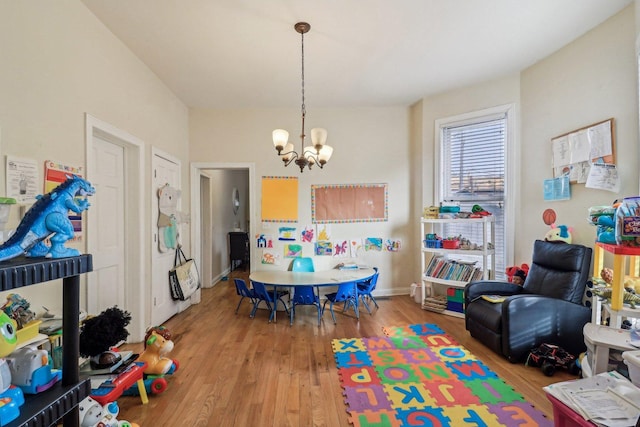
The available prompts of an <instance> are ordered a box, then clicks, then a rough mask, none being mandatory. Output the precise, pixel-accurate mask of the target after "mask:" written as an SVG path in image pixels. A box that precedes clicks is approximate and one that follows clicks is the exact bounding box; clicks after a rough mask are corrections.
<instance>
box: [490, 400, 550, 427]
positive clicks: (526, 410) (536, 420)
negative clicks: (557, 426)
mask: <svg viewBox="0 0 640 427" xmlns="http://www.w3.org/2000/svg"><path fill="white" fill-rule="evenodd" d="M486 406H487V408H489V410H490V411H491V412H492V413H494V414H496V416H497V417H498V420H499V421H500V422H502V423H504V424H506V425H508V426H530V425H537V426H540V427H551V426H553V425H554V424H553V421H552V420H550V419H549V418H547V417H545V416H544V414H543V413H542V412H540V411H538V410H537V409H536V408H535V407H534V406H533V405H531V404H530V403H527V402H511V403H500V404H497V405H486Z"/></svg>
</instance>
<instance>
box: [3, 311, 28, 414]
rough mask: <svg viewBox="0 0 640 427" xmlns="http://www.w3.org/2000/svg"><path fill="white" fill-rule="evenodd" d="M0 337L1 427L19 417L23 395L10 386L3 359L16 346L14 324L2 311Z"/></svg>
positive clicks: (18, 389)
mask: <svg viewBox="0 0 640 427" xmlns="http://www.w3.org/2000/svg"><path fill="white" fill-rule="evenodd" d="M0 336H1V337H2V338H1V339H0V357H2V359H0V426H3V425H5V424H7V423H10V422H11V421H13V420H15V419H16V418H18V416H20V406H22V405H23V404H24V394H23V393H22V390H21V389H20V388H18V387H16V386H14V385H12V384H11V370H10V369H9V364H8V363H7V360H6V359H4V357H5V356H8V355H9V354H11V352H12V351H13V350H14V349H15V348H16V345H17V344H18V337H17V336H16V326H15V322H14V321H13V320H11V318H10V317H9V316H7V314H6V313H5V312H4V311H2V312H0Z"/></svg>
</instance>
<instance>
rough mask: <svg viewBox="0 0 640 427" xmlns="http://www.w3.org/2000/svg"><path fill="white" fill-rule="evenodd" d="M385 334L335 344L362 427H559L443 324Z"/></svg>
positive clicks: (355, 420)
mask: <svg viewBox="0 0 640 427" xmlns="http://www.w3.org/2000/svg"><path fill="white" fill-rule="evenodd" d="M383 331H384V334H385V335H384V336H380V337H370V338H342V339H334V340H332V343H331V344H332V347H333V352H334V355H335V358H336V364H337V367H338V373H339V375H340V381H341V383H342V387H343V389H344V396H345V403H346V405H347V412H349V415H350V417H349V421H350V422H351V423H352V424H353V425H354V426H356V427H360V426H363V427H364V426H367V427H369V426H376V427H409V426H433V427H447V426H451V427H462V426H474V427H479V426H491V427H493V426H496V427H499V426H505V427H513V426H520V427H525V426H526V427H533V426H553V421H552V420H550V419H548V418H546V417H545V415H544V414H543V413H542V412H540V411H538V410H537V409H535V408H534V407H533V406H531V405H530V404H528V403H527V402H525V401H524V398H523V396H522V395H520V394H518V393H517V392H516V391H515V390H514V389H513V388H512V387H511V386H509V385H508V384H507V383H505V382H504V381H503V380H502V379H500V378H499V377H498V376H497V375H496V374H495V373H494V372H493V371H491V370H490V369H489V368H488V367H487V366H486V365H484V364H483V363H482V362H481V361H480V360H478V359H476V358H475V357H474V356H473V354H471V353H470V352H469V350H467V349H466V348H464V347H463V346H461V345H459V344H458V342H456V340H455V339H454V338H453V337H451V336H450V335H447V334H446V333H445V332H444V331H443V330H442V329H440V328H439V327H438V326H437V325H435V324H428V323H425V324H418V325H409V326H404V327H386V328H383ZM540 392H541V393H542V390H541V391H540Z"/></svg>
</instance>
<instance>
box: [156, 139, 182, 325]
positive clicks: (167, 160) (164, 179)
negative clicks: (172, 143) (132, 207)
mask: <svg viewBox="0 0 640 427" xmlns="http://www.w3.org/2000/svg"><path fill="white" fill-rule="evenodd" d="M151 168H152V173H153V175H152V176H153V184H152V187H151V189H152V191H153V194H152V196H151V200H152V203H151V210H152V212H151V226H152V227H153V234H152V235H153V248H152V249H151V324H152V325H160V324H162V323H163V322H165V321H166V320H167V319H169V318H170V317H171V316H173V315H174V314H176V313H178V311H179V308H180V305H179V304H178V303H177V302H175V301H173V300H172V299H171V293H170V291H169V270H170V269H171V268H172V267H173V260H174V256H175V251H174V250H169V251H166V252H161V251H160V249H159V241H158V239H159V237H160V236H159V233H158V227H157V224H158V214H159V211H158V189H159V188H160V187H163V186H164V185H165V184H169V185H170V186H171V187H174V188H177V189H180V188H181V187H180V161H179V160H177V159H175V158H173V157H172V156H170V155H168V154H166V153H162V152H160V151H159V150H156V149H154V150H153V156H152V164H151ZM180 210H181V205H180V202H178V211H180ZM183 226H184V225H179V226H178V242H180V241H181V240H180V230H181V229H182V227H183ZM184 249H187V248H183V250H184Z"/></svg>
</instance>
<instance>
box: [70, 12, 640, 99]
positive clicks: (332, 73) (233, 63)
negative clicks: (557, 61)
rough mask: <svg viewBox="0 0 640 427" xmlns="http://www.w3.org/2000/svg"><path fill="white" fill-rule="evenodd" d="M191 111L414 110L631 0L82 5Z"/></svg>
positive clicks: (530, 59)
mask: <svg viewBox="0 0 640 427" xmlns="http://www.w3.org/2000/svg"><path fill="white" fill-rule="evenodd" d="M82 2H83V3H84V4H85V5H86V6H87V7H88V8H89V9H90V10H91V11H92V12H93V13H94V14H95V15H96V16H97V17H98V19H100V21H102V22H103V23H104V24H105V25H106V26H107V27H108V28H109V29H110V30H111V31H112V32H113V33H114V34H115V35H116V36H117V37H118V38H119V39H120V40H122V41H123V42H124V44H125V45H127V46H128V47H129V49H131V50H132V51H133V52H134V54H135V55H137V56H138V57H139V58H140V59H141V60H142V61H143V62H144V63H145V64H147V66H148V67H149V68H150V69H151V70H153V72H154V73H155V74H156V75H158V77H159V78H160V79H161V80H162V81H163V82H164V83H165V84H166V85H167V86H168V87H169V88H170V89H171V90H172V91H173V92H174V93H175V94H176V95H177V96H178V97H179V98H180V99H181V100H182V101H183V102H184V103H185V104H186V105H188V106H189V107H196V108H198V107H199V108H225V109H229V108H231V109H234V108H272V107H283V108H290V107H298V108H299V107H300V104H301V78H300V77H301V55H300V54H301V40H300V39H301V37H300V34H298V33H297V32H296V31H295V30H294V28H293V26H294V24H295V23H296V22H298V21H306V22H308V23H309V24H311V31H309V32H308V33H307V34H305V36H304V47H305V98H306V100H305V101H306V106H307V108H313V107H369V106H390V105H411V104H413V103H414V102H416V101H418V100H419V99H421V98H423V97H424V96H428V95H432V94H435V93H439V92H443V91H446V90H450V89H452V88H456V87H461V86H465V85H469V84H474V83H477V82H482V81H486V80H490V79H493V78H496V77H500V76H504V75H507V74H510V73H514V72H518V71H520V70H522V69H524V68H526V67H528V66H530V65H532V64H534V63H536V62H537V61H539V60H540V59H542V58H544V57H546V56H548V55H549V54H551V53H553V52H554V51H556V50H557V49H559V48H560V47H562V46H564V45H566V44H568V43H570V42H571V41H572V40H574V39H576V38H577V37H579V36H581V35H582V34H584V33H586V32H587V31H589V30H590V29H591V28H593V27H595V26H597V25H598V24H600V23H602V22H603V21H605V20H606V19H608V18H609V17H610V16H612V15H614V14H616V13H617V12H618V11H620V10H621V9H623V8H624V7H625V6H627V5H629V4H631V3H632V0H483V1H479V0H322V1H321V0H82Z"/></svg>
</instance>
